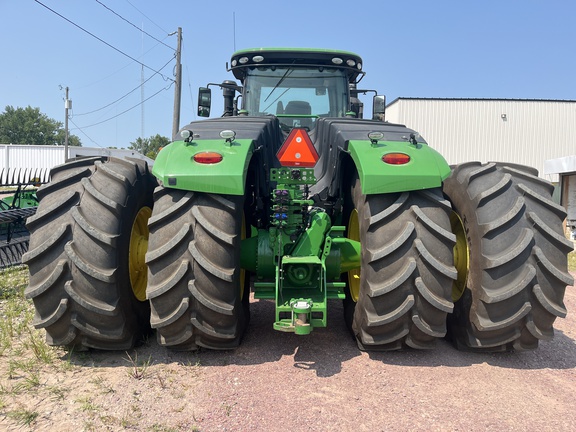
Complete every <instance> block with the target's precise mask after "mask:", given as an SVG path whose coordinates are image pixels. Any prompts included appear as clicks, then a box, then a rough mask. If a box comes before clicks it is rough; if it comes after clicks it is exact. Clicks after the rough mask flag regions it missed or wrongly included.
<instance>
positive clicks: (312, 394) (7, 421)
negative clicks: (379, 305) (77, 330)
mask: <svg viewBox="0 0 576 432" xmlns="http://www.w3.org/2000/svg"><path fill="white" fill-rule="evenodd" d="M565 303H566V306H567V308H568V310H569V311H571V313H570V314H569V315H568V317H567V318H566V319H563V320H557V321H556V336H555V338H554V340H552V341H549V342H541V344H540V348H539V349H538V350H536V351H530V352H526V353H505V354H473V353H466V352H459V351H456V350H455V349H454V348H453V347H452V346H451V345H450V344H448V343H447V342H445V341H439V344H438V346H437V348H436V349H435V350H432V351H425V352H421V351H413V350H408V351H403V352H389V353H370V354H369V353H365V352H360V351H359V350H358V349H357V347H356V344H355V342H354V341H353V340H352V338H351V337H350V335H349V333H348V331H347V329H346V328H345V326H344V323H343V319H342V308H341V305H340V303H338V302H334V303H332V304H330V306H329V319H330V322H329V327H328V328H326V329H315V330H314V331H313V332H312V334H311V335H309V336H296V335H292V334H283V333H278V332H275V331H274V330H273V329H272V321H273V319H274V308H273V304H272V303H270V302H266V301H253V302H252V304H251V312H252V320H251V322H250V327H249V330H248V333H247V334H246V337H245V339H244V341H243V344H242V345H241V347H240V348H238V349H236V350H234V351H232V352H227V351H223V352H214V351H203V352H198V353H175V352H171V351H169V350H166V349H164V348H162V347H160V346H158V345H157V343H156V341H155V340H154V339H153V338H151V340H149V341H148V342H147V343H146V344H145V345H144V346H141V347H139V348H137V349H135V350H131V351H129V352H127V353H126V352H85V353H67V352H65V351H63V350H60V349H52V348H50V349H46V354H45V355H47V356H48V357H47V358H45V359H44V360H42V355H43V352H44V349H43V346H42V345H41V344H39V342H38V341H40V340H41V339H40V338H41V337H42V333H40V332H37V333H36V331H35V330H30V329H29V328H28V329H26V330H22V332H21V334H22V337H19V338H18V340H19V341H20V342H17V341H16V342H15V343H14V344H13V345H14V346H12V347H11V348H10V349H7V348H6V347H4V349H3V351H2V352H1V356H0V408H1V409H0V429H2V430H20V431H21V430H27V429H30V430H47V431H50V430H59V431H81V430H98V431H100V430H114V431H115V430H142V431H250V430H252V431H281V430H282V431H284V430H304V431H327V430H339V431H352V430H353V431H381V430H382V431H383V430H386V431H404V430H426V431H436V430H451V431H460V430H461V431H483V430H510V431H516V430H517V431H526V430H554V431H572V430H573V429H574V424H576V410H574V395H575V394H576V372H575V371H576V369H575V366H576V343H575V342H574V341H575V340H576V318H575V316H576V314H575V313H574V312H573V311H576V293H575V290H574V288H573V287H572V288H569V289H568V290H567V293H566V297H565ZM3 312H4V311H3ZM27 313H29V312H27ZM2 319H4V320H6V319H7V318H6V313H4V316H3V318H2ZM30 340H32V341H35V342H30ZM26 341H28V342H26ZM19 344H20V345H19ZM36 344H38V345H37V346H36V347H35V345H36Z"/></svg>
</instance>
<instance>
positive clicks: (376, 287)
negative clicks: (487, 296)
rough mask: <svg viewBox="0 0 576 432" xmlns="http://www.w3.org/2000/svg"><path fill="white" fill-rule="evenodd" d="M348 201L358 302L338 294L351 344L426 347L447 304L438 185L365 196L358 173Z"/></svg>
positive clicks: (447, 256) (448, 253)
mask: <svg viewBox="0 0 576 432" xmlns="http://www.w3.org/2000/svg"><path fill="white" fill-rule="evenodd" d="M351 202H352V203H353V204H354V208H355V209H356V211H357V212H358V222H359V227H358V228H359V237H360V242H361V244H362V256H361V268H360V279H359V280H360V284H359V292H358V293H357V302H354V299H353V298H350V297H349V298H348V299H346V300H345V317H346V319H347V320H348V321H349V326H350V327H351V328H352V330H353V333H354V335H355V336H356V339H357V342H358V346H359V347H360V349H363V350H396V349H401V348H403V347H405V346H409V347H412V348H416V349H428V348H433V347H434V345H435V343H436V340H437V339H438V338H441V337H443V336H444V335H445V334H446V315H447V313H449V312H451V311H452V307H453V304H452V301H451V286H452V282H453V281H454V279H455V278H456V269H455V268H454V266H453V247H454V242H455V236H454V235H453V234H452V232H451V231H450V220H449V214H450V212H451V208H450V204H449V203H448V202H447V201H446V200H445V199H444V198H443V196H442V192H441V190H439V189H429V190H422V191H412V192H404V193H394V194H382V195H364V194H362V192H361V188H360V182H359V180H358V178H357V177H356V180H355V182H354V185H353V187H352V193H351ZM347 218H348V220H349V216H347V215H345V219H347ZM348 235H349V236H350V230H349V232H348ZM351 238H352V237H351ZM352 276H353V275H352ZM348 295H349V296H350V291H348ZM351 308H353V312H352V310H351ZM350 320H352V322H351V323H350Z"/></svg>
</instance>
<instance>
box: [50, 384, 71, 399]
mask: <svg viewBox="0 0 576 432" xmlns="http://www.w3.org/2000/svg"><path fill="white" fill-rule="evenodd" d="M47 390H48V391H49V392H50V393H52V400H54V401H63V400H64V399H66V393H67V392H68V389H65V388H60V387H56V386H50V387H47Z"/></svg>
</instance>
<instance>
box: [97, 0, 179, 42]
mask: <svg viewBox="0 0 576 432" xmlns="http://www.w3.org/2000/svg"><path fill="white" fill-rule="evenodd" d="M95 1H96V3H98V4H99V5H102V6H103V7H104V8H106V9H108V10H109V11H110V12H112V13H113V14H114V15H116V16H117V17H118V18H120V19H122V20H124V21H126V22H127V23H128V24H130V25H131V26H132V27H134V28H135V29H136V30H138V31H140V32H142V33H144V34H145V35H146V36H148V37H151V38H152V39H154V40H155V41H156V42H160V43H161V44H162V45H164V46H165V47H168V48H170V49H171V50H173V49H174V48H172V47H171V46H170V45H167V44H165V43H164V42H162V41H161V40H160V39H157V38H155V37H154V36H152V35H151V34H150V33H147V32H145V31H144V30H143V29H141V28H139V27H138V26H136V25H135V24H133V23H131V22H130V21H128V20H127V19H126V18H124V17H123V16H121V15H120V14H118V13H117V12H115V11H113V10H112V9H111V8H109V7H108V6H106V5H105V4H104V3H102V2H101V1H100V0H95Z"/></svg>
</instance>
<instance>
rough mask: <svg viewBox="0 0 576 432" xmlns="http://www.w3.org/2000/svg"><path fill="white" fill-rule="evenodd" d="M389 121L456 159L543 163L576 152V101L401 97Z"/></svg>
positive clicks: (390, 108)
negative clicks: (414, 133)
mask: <svg viewBox="0 0 576 432" xmlns="http://www.w3.org/2000/svg"><path fill="white" fill-rule="evenodd" d="M386 120H387V121H389V122H391V123H402V124H405V125H406V126H408V127H409V128H411V129H414V130H416V131H417V132H419V133H420V134H421V135H422V136H423V137H424V139H425V140H426V141H427V142H428V144H430V146H431V147H433V148H435V149H436V150H438V151H439V152H440V153H441V154H442V155H443V156H444V157H445V158H446V160H447V161H448V163H450V164H456V163H461V162H467V161H480V162H489V161H496V162H513V163H519V164H524V165H529V166H532V167H534V168H537V169H538V171H539V173H540V175H541V176H542V177H544V178H547V179H548V180H551V181H558V176H557V175H556V174H552V173H548V174H544V161H545V160H547V159H555V158H559V157H563V156H569V155H573V154H576V101H573V100H529V99H425V98H398V99H396V100H394V101H392V102H391V103H390V104H389V105H388V107H387V110H386Z"/></svg>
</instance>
